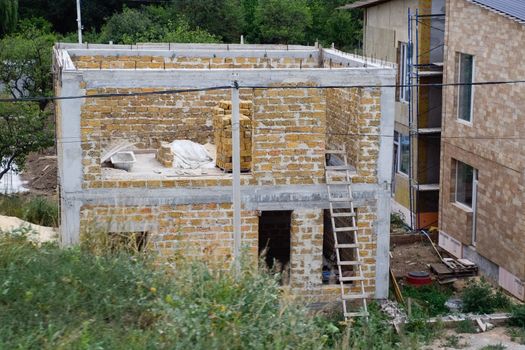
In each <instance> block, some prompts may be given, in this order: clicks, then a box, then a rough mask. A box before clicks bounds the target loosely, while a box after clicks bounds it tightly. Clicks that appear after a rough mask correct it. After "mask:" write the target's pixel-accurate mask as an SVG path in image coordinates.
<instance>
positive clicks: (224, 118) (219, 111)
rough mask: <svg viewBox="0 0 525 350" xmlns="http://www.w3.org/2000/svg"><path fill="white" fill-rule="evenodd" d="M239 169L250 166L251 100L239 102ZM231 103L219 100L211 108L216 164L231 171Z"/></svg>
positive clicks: (248, 169)
mask: <svg viewBox="0 0 525 350" xmlns="http://www.w3.org/2000/svg"><path fill="white" fill-rule="evenodd" d="M239 112H240V117H239V119H240V139H241V147H240V148H241V171H250V169H251V167H252V115H253V104H252V102H251V101H241V102H240V111H239ZM231 113H232V104H231V102H230V101H220V102H219V106H218V107H215V108H213V129H214V137H215V145H216V146H217V158H216V160H215V162H216V165H217V166H218V167H219V168H221V169H222V170H225V171H232V115H231Z"/></svg>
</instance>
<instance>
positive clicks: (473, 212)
mask: <svg viewBox="0 0 525 350" xmlns="http://www.w3.org/2000/svg"><path fill="white" fill-rule="evenodd" d="M524 43H525V4H524V3H523V1H521V0H509V1H507V0H506V1H499V0H448V1H447V23H446V35H445V44H446V48H445V71H444V81H445V83H453V82H462V83H470V82H483V81H508V80H514V79H521V80H522V79H523V78H524V77H525V65H524V64H523V56H524V55H525V45H524ZM443 101H444V102H443V105H444V110H443V134H442V155H441V165H442V167H441V171H442V173H441V196H440V219H439V228H440V246H441V247H443V248H445V249H446V250H448V251H449V252H450V253H452V254H453V255H455V256H457V257H464V258H468V259H469V260H472V261H474V262H476V263H477V264H478V265H479V266H480V268H481V270H482V272H483V273H484V274H485V275H486V276H488V277H489V278H491V279H492V280H494V281H497V282H498V283H499V284H500V285H501V286H502V287H503V288H505V289H507V290H508V291H510V292H511V293H513V294H514V295H516V296H517V297H519V298H520V299H522V300H523V299H525V290H524V289H525V288H524V282H525V254H524V252H525V234H524V233H523V228H524V227H525V175H524V173H525V140H524V135H525V85H524V84H501V85H486V86H482V85H480V86H472V87H471V86H468V85H466V86H461V87H446V88H445V90H444V97H443Z"/></svg>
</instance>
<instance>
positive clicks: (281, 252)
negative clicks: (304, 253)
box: [259, 210, 292, 284]
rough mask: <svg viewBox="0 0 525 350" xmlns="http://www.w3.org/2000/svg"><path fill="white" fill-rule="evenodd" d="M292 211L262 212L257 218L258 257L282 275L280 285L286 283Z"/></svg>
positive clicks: (288, 267) (288, 268) (288, 266)
mask: <svg viewBox="0 0 525 350" xmlns="http://www.w3.org/2000/svg"><path fill="white" fill-rule="evenodd" d="M291 226H292V211H291V210H280V211H263V212H262V213H261V216H260V217H259V256H261V258H262V261H264V262H265V263H266V266H267V267H268V268H269V269H270V270H272V271H274V272H277V273H281V274H282V283H283V284H286V283H287V281H288V276H289V271H290V249H291V235H290V229H291Z"/></svg>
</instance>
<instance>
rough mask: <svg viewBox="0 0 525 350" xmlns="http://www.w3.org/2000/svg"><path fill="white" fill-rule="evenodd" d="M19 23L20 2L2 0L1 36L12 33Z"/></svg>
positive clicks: (0, 1) (0, 16)
mask: <svg viewBox="0 0 525 350" xmlns="http://www.w3.org/2000/svg"><path fill="white" fill-rule="evenodd" d="M17 21H18V0H0V34H6V33H9V32H11V31H12V30H13V29H15V27H16V22H17Z"/></svg>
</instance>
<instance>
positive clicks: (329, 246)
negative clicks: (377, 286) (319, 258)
mask: <svg viewBox="0 0 525 350" xmlns="http://www.w3.org/2000/svg"><path fill="white" fill-rule="evenodd" d="M349 211H350V210H349V209H347V208H345V209H334V212H336V213H337V212H349ZM354 212H355V214H356V219H357V209H354ZM323 220H324V225H323V226H324V228H323V275H322V281H323V284H337V283H339V270H338V269H337V259H336V252H335V237H334V231H333V229H332V221H331V220H332V217H331V215H330V210H324V212H323ZM335 221H336V222H335V224H336V227H351V226H352V219H351V218H349V217H336V218H335ZM356 224H357V220H356ZM337 240H338V242H339V243H340V244H344V243H354V238H353V234H352V233H350V232H337ZM354 251H355V250H354V249H340V250H339V252H340V255H341V261H350V260H354ZM341 270H342V273H343V276H344V277H351V276H355V271H354V268H353V267H352V266H342V268H341ZM347 283H351V282H347Z"/></svg>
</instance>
